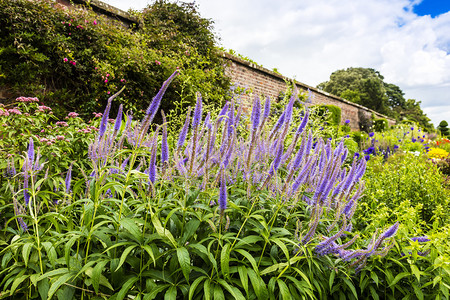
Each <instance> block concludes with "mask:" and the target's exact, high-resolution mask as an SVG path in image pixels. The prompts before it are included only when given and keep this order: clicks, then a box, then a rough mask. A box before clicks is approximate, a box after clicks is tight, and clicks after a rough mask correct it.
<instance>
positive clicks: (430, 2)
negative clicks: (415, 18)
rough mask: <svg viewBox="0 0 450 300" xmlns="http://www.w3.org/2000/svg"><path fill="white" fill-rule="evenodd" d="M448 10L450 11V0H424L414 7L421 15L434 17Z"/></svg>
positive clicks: (416, 12)
mask: <svg viewBox="0 0 450 300" xmlns="http://www.w3.org/2000/svg"><path fill="white" fill-rule="evenodd" d="M448 11H450V1H449V0H424V1H422V2H421V3H419V4H417V5H416V6H414V9H413V12H414V13H415V14H417V15H419V16H426V15H430V16H431V17H432V18H434V17H436V16H439V15H440V14H443V13H446V12H448Z"/></svg>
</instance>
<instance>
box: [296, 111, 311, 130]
mask: <svg viewBox="0 0 450 300" xmlns="http://www.w3.org/2000/svg"><path fill="white" fill-rule="evenodd" d="M308 119H309V111H307V112H306V113H305V116H304V117H303V119H302V122H301V123H300V126H298V129H297V132H296V134H297V135H299V134H301V133H302V132H303V130H304V129H305V127H306V124H308Z"/></svg>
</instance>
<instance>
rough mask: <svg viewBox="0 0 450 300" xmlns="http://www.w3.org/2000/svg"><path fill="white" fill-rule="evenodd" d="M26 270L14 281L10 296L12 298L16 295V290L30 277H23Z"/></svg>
mask: <svg viewBox="0 0 450 300" xmlns="http://www.w3.org/2000/svg"><path fill="white" fill-rule="evenodd" d="M25 272H26V269H23V270H22V271H21V272H20V273H19V274H18V275H17V276H15V277H16V279H14V281H13V284H12V286H11V291H10V292H9V295H10V296H12V294H14V292H15V290H16V289H17V287H18V286H19V285H20V284H21V283H22V282H23V281H24V280H25V279H27V278H28V277H30V275H29V274H25V275H21V273H22V274H23V273H25Z"/></svg>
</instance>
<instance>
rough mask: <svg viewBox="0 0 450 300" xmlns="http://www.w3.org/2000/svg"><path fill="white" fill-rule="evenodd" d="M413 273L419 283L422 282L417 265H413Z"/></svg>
mask: <svg viewBox="0 0 450 300" xmlns="http://www.w3.org/2000/svg"><path fill="white" fill-rule="evenodd" d="M411 272H412V273H413V274H414V275H415V276H416V278H417V281H418V282H420V274H421V272H420V271H419V268H418V267H417V266H416V265H411Z"/></svg>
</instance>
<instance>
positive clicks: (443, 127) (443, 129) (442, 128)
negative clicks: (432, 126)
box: [437, 120, 450, 136]
mask: <svg viewBox="0 0 450 300" xmlns="http://www.w3.org/2000/svg"><path fill="white" fill-rule="evenodd" d="M437 129H438V130H439V132H440V133H441V134H442V135H443V136H450V129H449V128H448V123H447V121H445V120H442V121H441V122H440V123H439V126H438V127H437Z"/></svg>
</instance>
